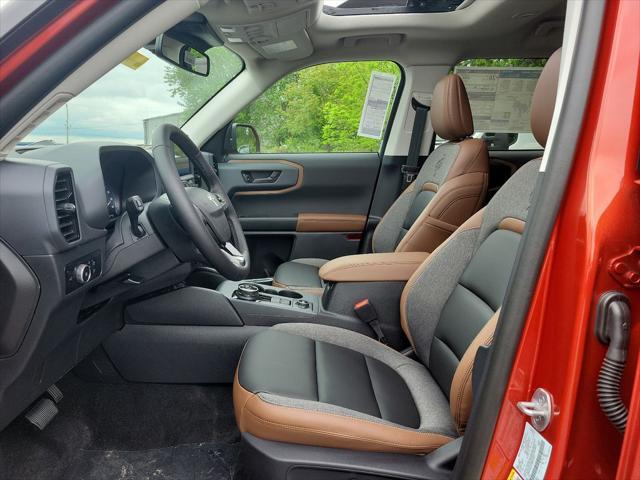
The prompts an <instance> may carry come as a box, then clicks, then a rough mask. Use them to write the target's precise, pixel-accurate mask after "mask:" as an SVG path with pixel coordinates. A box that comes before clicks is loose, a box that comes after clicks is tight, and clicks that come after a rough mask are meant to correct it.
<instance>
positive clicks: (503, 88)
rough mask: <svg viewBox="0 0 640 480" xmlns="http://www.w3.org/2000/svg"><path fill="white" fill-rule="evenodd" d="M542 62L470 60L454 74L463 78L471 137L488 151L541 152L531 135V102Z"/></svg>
mask: <svg viewBox="0 0 640 480" xmlns="http://www.w3.org/2000/svg"><path fill="white" fill-rule="evenodd" d="M545 63H546V60H544V59H522V58H503V59H486V58H483V59H479V58H476V59H471V60H464V61H462V62H460V63H459V64H458V65H456V67H455V68H454V72H455V73H457V74H458V75H460V77H462V80H463V81H464V84H465V87H466V89H467V93H468V94H469V102H470V103H471V112H472V114H473V123H474V127H475V130H476V131H475V134H474V137H477V138H482V139H483V140H485V142H486V143H487V146H488V148H489V150H503V151H504V150H541V149H542V147H541V146H540V144H538V142H536V139H535V138H534V137H533V134H532V133H531V124H530V116H531V115H530V114H531V98H532V96H533V91H534V89H535V86H536V83H537V81H538V77H539V76H540V72H541V71H542V67H544V64H545Z"/></svg>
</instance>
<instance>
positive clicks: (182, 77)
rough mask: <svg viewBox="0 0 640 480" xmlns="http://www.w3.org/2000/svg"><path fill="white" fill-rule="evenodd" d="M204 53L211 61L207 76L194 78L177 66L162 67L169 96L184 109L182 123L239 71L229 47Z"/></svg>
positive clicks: (237, 63) (237, 58)
mask: <svg viewBox="0 0 640 480" xmlns="http://www.w3.org/2000/svg"><path fill="white" fill-rule="evenodd" d="M206 54H207V55H208V56H209V59H210V61H211V68H210V70H211V71H210V72H209V76H208V77H201V76H199V75H194V74H193V73H191V72H188V71H186V70H183V69H181V68H178V67H173V66H171V67H166V68H165V73H164V81H165V83H166V84H167V85H168V86H169V91H170V93H171V96H172V97H178V98H179V99H180V104H181V105H182V106H183V107H184V110H183V112H182V120H183V122H184V121H186V120H187V119H188V118H189V117H191V116H192V115H193V114H194V113H195V112H196V111H197V110H198V109H199V108H200V107H201V106H202V105H204V104H205V103H206V102H207V101H208V100H209V99H210V98H211V97H213V96H214V95H215V94H216V93H218V92H219V91H220V90H221V89H222V87H224V86H225V85H226V84H227V83H229V81H230V80H231V79H232V78H234V77H235V76H236V75H237V74H238V73H240V71H242V60H241V59H240V57H239V56H238V55H236V54H235V53H233V52H232V51H231V50H229V49H228V48H225V47H213V48H211V49H209V50H208V51H207V52H206Z"/></svg>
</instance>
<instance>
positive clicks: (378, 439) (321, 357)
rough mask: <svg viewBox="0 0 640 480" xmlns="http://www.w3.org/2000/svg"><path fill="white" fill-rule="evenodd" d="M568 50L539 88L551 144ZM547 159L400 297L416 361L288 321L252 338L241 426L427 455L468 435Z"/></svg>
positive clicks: (239, 386) (264, 435) (240, 391)
mask: <svg viewBox="0 0 640 480" xmlns="http://www.w3.org/2000/svg"><path fill="white" fill-rule="evenodd" d="M559 63H560V51H557V52H556V53H554V54H553V55H552V57H551V58H550V59H549V61H548V62H547V64H546V66H545V68H544V70H543V72H542V74H541V76H540V79H539V82H538V85H537V87H536V91H535V93H534V97H533V106H532V122H531V124H532V130H533V133H534V135H535V137H536V139H537V140H538V142H539V143H540V144H542V145H544V144H545V143H546V140H547V135H548V131H549V126H550V124H551V117H552V114H553V106H554V101H555V95H556V87H557V79H558V71H559ZM540 163H541V160H533V161H531V162H529V163H527V164H526V165H524V166H523V167H522V168H520V169H519V170H518V171H517V172H516V173H515V174H514V175H513V176H512V177H511V178H510V179H509V180H508V181H507V182H506V183H505V184H504V186H503V187H502V188H501V189H500V190H499V191H498V192H497V193H496V195H495V196H494V197H493V199H492V200H491V201H490V202H489V204H488V205H487V206H486V207H485V208H484V209H483V210H481V211H479V212H478V213H476V214H475V215H473V216H472V217H471V218H470V219H469V220H467V221H466V222H465V223H464V224H463V225H462V226H461V227H460V228H458V229H457V230H456V232H455V233H454V234H453V235H452V236H451V237H449V238H448V239H447V240H446V241H445V242H444V243H442V244H441V245H440V246H439V247H438V248H437V249H436V250H435V251H434V252H433V253H432V254H431V255H430V256H429V257H428V258H427V259H426V260H425V262H424V263H423V264H422V265H421V267H420V268H419V269H418V270H417V271H416V272H415V273H414V275H413V276H412V278H411V279H410V280H409V282H408V283H407V285H406V288H405V290H404V292H403V294H402V298H401V302H400V309H401V324H402V328H403V330H404V332H405V334H406V335H407V337H408V338H409V340H410V341H411V345H412V347H413V350H414V352H415V354H416V356H417V361H416V360H412V359H411V358H408V357H407V356H405V355H403V354H401V353H399V352H397V351H395V350H393V349H391V348H389V347H387V346H385V345H383V344H381V343H379V342H377V341H376V340H374V339H372V338H369V337H366V336H364V335H361V334H358V333H355V332H351V331H347V330H344V329H340V328H336V327H330V326H325V325H316V324H281V325H278V326H276V327H273V328H271V329H269V330H267V331H266V332H263V333H260V334H258V335H256V336H254V337H252V338H251V339H250V340H249V341H248V342H247V344H246V346H245V349H244V351H243V354H242V357H241V360H240V363H239V366H238V369H237V371H236V376H235V381H234V387H233V396H234V408H235V414H236V419H237V423H238V426H239V428H240V431H241V432H244V433H245V434H246V433H249V434H251V435H253V436H255V437H258V438H261V439H264V440H271V441H278V442H287V443H293V444H302V445H308V446H320V447H332V448H341V449H348V450H361V451H372V452H392V453H408V454H426V453H429V452H431V451H432V450H434V449H436V448H438V447H440V446H442V445H444V444H445V443H448V442H450V441H452V440H453V439H454V438H456V437H458V436H459V435H461V434H463V433H464V430H465V426H466V423H467V419H468V418H469V414H470V411H471V405H472V396H473V395H472V385H471V383H472V382H471V378H472V372H473V364H474V359H475V355H476V351H477V350H478V348H479V347H480V346H484V345H489V344H490V343H491V341H492V338H493V332H494V329H495V327H496V324H497V322H498V317H499V312H500V308H501V304H502V301H503V297H504V295H505V292H506V290H507V284H508V283H509V278H510V275H511V270H512V267H513V265H514V263H515V261H516V256H517V252H518V247H519V243H520V239H521V237H522V234H523V231H524V228H525V221H526V218H527V212H528V209H529V204H530V201H531V196H532V193H533V190H534V185H535V182H536V178H537V175H538V171H539V168H540Z"/></svg>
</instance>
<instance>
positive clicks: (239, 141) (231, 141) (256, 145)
mask: <svg viewBox="0 0 640 480" xmlns="http://www.w3.org/2000/svg"><path fill="white" fill-rule="evenodd" d="M226 150H227V153H260V137H259V136H258V132H257V131H256V129H255V128H254V127H253V125H246V124H243V123H232V124H231V126H230V127H229V130H228V131H227V139H226Z"/></svg>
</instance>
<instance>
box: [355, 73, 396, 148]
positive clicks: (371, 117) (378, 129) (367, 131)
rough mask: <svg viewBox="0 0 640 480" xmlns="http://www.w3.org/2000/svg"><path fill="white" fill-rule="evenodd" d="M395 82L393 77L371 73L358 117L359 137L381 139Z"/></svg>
mask: <svg viewBox="0 0 640 480" xmlns="http://www.w3.org/2000/svg"><path fill="white" fill-rule="evenodd" d="M395 82H396V76H395V75H392V74H390V73H382V72H375V71H374V72H371V77H370V79H369V89H368V90H367V96H366V98H365V100H364V105H363V107H362V115H361V116H360V126H359V127H358V135H359V136H361V137H367V138H375V139H376V140H379V139H380V138H381V137H382V130H383V128H384V121H385V119H386V117H387V110H388V109H389V102H390V101H391V94H392V93H393V86H394V84H395Z"/></svg>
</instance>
